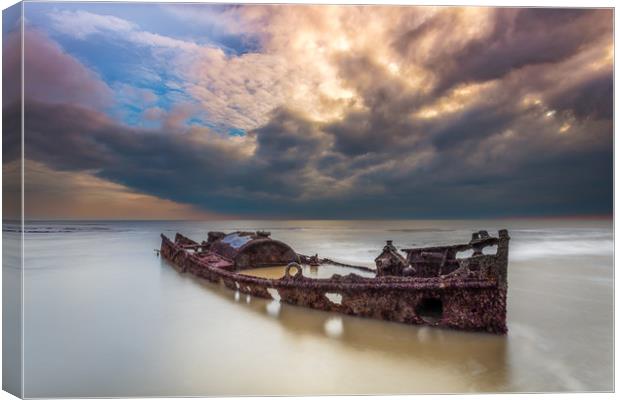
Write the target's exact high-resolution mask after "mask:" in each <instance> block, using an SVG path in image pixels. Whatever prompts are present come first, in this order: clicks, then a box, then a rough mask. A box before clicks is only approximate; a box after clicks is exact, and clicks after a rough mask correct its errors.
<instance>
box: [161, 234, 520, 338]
mask: <svg viewBox="0 0 620 400" xmlns="http://www.w3.org/2000/svg"><path fill="white" fill-rule="evenodd" d="M161 238H162V243H161V250H160V253H161V255H162V257H163V258H165V259H166V260H168V261H170V262H171V263H172V264H173V265H174V266H176V267H177V268H178V269H180V270H181V271H183V272H189V273H191V274H194V275H196V276H198V277H201V278H204V279H207V280H209V281H211V282H215V283H221V284H223V285H225V286H226V287H227V288H229V289H232V290H238V291H240V292H242V293H246V294H249V295H252V296H257V297H261V298H266V299H278V298H279V299H280V301H282V302H285V303H288V304H292V305H298V306H305V307H310V308H315V309H319V310H324V311H334V312H340V313H344V314H349V315H355V316H360V317H370V318H377V319H383V320H388V321H397V322H403V323H409V324H425V325H431V326H439V327H447V328H454V329H462V330H472V331H486V332H491V333H497V334H504V333H506V332H507V327H506V295H507V288H508V284H507V268H508V244H509V240H510V237H509V236H508V231H506V230H500V231H499V232H498V237H492V236H490V235H489V234H488V233H487V232H486V231H479V232H476V233H474V234H473V235H472V239H471V241H470V242H469V243H467V244H458V245H451V246H435V247H425V248H411V249H409V248H408V249H403V252H404V253H405V255H403V254H401V253H400V251H399V250H398V249H397V248H396V247H395V246H394V245H393V243H392V241H388V242H387V244H386V245H385V246H384V248H383V250H382V252H381V253H380V254H379V256H378V257H377V258H376V259H375V264H376V270H373V269H370V268H366V267H358V266H350V265H346V264H342V263H337V262H334V261H332V260H328V259H321V258H319V257H318V255H315V256H311V257H309V256H304V255H300V254H297V253H296V252H295V251H294V250H293V249H292V248H291V247H290V246H288V245H287V244H285V243H283V242H280V241H278V240H274V239H272V238H271V237H270V234H269V232H261V231H259V232H233V233H229V234H225V233H223V232H209V234H208V239H207V241H203V242H201V243H198V242H195V241H193V240H191V239H189V238H187V237H185V236H183V235H181V234H180V233H177V235H176V237H175V240H174V241H172V240H170V239H168V238H167V237H166V236H165V235H163V234H162V235H161ZM490 246H496V247H497V251H496V252H495V254H484V252H483V249H484V248H485V247H490ZM466 251H471V252H472V254H471V256H470V257H466V258H457V254H458V253H460V252H466ZM303 264H307V265H312V266H318V267H319V268H320V266H321V265H325V264H336V265H340V266H345V267H351V268H353V269H363V270H367V271H373V272H374V273H375V276H374V277H364V276H360V275H358V274H355V273H350V274H348V275H345V276H341V275H338V274H334V275H332V276H331V277H330V278H326V279H316V278H310V277H307V276H304V274H303V269H302V265H303ZM284 265H286V266H287V267H286V269H285V274H284V276H283V277H282V278H280V279H269V278H261V277H255V276H249V275H244V274H243V273H240V271H241V270H246V269H248V268H260V267H265V266H284Z"/></svg>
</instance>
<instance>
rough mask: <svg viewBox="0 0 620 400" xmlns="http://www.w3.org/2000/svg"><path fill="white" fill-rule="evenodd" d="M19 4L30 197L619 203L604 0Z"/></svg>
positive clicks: (499, 205)
mask: <svg viewBox="0 0 620 400" xmlns="http://www.w3.org/2000/svg"><path fill="white" fill-rule="evenodd" d="M15 15H16V14H15V13H14V12H13V13H11V12H5V13H4V20H3V21H4V24H3V55H4V62H3V64H4V65H3V70H4V79H5V80H4V89H3V92H4V93H3V98H4V101H3V113H4V115H5V129H4V130H5V132H7V127H8V128H10V127H19V118H20V114H19V105H20V102H21V98H22V97H21V96H20V93H21V92H20V85H19V79H11V78H7V77H18V76H19V69H20V62H19V59H20V51H19V49H20V46H21V34H20V29H19V19H17V18H15ZM23 21H24V37H23V43H24V92H23V101H24V109H25V115H24V123H25V126H24V134H25V138H24V140H25V149H24V154H25V162H24V164H25V177H24V179H25V193H26V195H25V196H26V197H25V214H26V216H27V217H30V218H154V219H169V218H182V219H185V218H188V219H192V218H206V219H209V218H213V219H216V218H290V219H293V218H294V219H350V218H363V219H367V218H373V219H375V218H376V219H380V218H390V219H392V218H407V219H408V218H429V219H433V218H496V217H545V216H564V215H570V216H574V215H611V213H612V212H613V108H612V107H613V59H614V53H613V52H614V48H613V35H612V33H613V11H612V10H611V9H558V8H485V7H469V8H468V7H419V6H416V7H413V6H328V5H319V6H310V5H232V4H220V5H216V4H174V3H173V4H163V3H162V4H158V3H61V2H58V3H55V2H41V3H38V2H32V3H24V18H23ZM7 79H8V81H7ZM16 143H17V142H16V141H15V138H13V139H12V138H11V136H10V135H7V134H6V133H5V135H4V137H3V145H4V147H5V155H4V161H3V162H4V164H3V171H4V174H5V176H18V174H19V151H11V149H15V148H16V146H15V144H16ZM11 174H13V175H11ZM5 181H6V178H5Z"/></svg>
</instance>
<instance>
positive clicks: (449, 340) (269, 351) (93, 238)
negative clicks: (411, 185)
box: [3, 220, 613, 397]
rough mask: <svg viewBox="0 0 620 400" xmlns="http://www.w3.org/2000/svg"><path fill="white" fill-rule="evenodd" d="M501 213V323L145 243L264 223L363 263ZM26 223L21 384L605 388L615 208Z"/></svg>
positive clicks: (291, 239) (167, 388) (84, 388)
mask: <svg viewBox="0 0 620 400" xmlns="http://www.w3.org/2000/svg"><path fill="white" fill-rule="evenodd" d="M499 228H508V229H509V231H510V235H511V237H512V240H511V248H510V265H509V271H508V284H509V289H508V327H509V333H508V335H507V336H494V335H489V334H477V333H465V332H455V331H449V330H441V329H434V328H428V327H417V326H409V325H404V324H398V323H390V322H383V321H376V320H370V319H362V318H356V317H348V316H342V315H339V314H332V313H326V312H321V311H315V310H308V309H304V308H299V307H294V306H289V305H285V304H280V303H278V302H276V301H268V300H263V299H259V298H252V297H249V296H246V295H243V294H239V293H236V292H234V291H229V290H227V289H224V288H221V287H219V286H217V285H213V284H211V283H208V282H204V281H200V280H198V279H195V278H193V277H192V276H191V275H187V274H180V273H179V272H177V271H176V270H175V269H173V268H171V267H170V266H169V265H168V264H167V263H166V262H165V261H163V260H162V259H161V258H158V257H157V256H156V255H155V252H154V251H153V249H155V248H158V247H159V244H160V238H159V233H161V232H163V233H164V234H166V235H168V236H170V237H172V236H174V233H175V232H176V231H179V232H182V233H184V234H185V235H187V236H189V237H190V238H195V239H203V238H205V237H206V233H207V231H209V230H222V231H231V230H258V229H260V230H269V231H271V232H272V237H274V238H276V239H281V240H283V241H285V242H287V243H289V244H290V245H291V246H292V247H293V248H294V249H296V250H297V251H298V252H300V253H304V254H314V253H317V252H318V254H319V255H320V256H321V257H328V258H331V259H334V260H337V261H341V262H345V263H349V264H359V265H367V266H372V265H373V263H372V260H373V258H374V257H375V256H376V255H377V254H378V253H379V252H380V250H381V248H382V246H383V244H384V243H385V240H386V239H393V240H394V243H395V244H396V245H397V246H399V247H409V246H422V245H432V244H442V243H445V244H449V243H453V242H454V243H456V242H467V241H468V240H469V237H470V235H471V232H472V231H474V230H479V229H487V230H489V231H490V232H491V231H493V233H496V231H497V229H499ZM26 231H27V232H26V234H25V236H26V242H25V252H26V260H25V265H26V269H25V271H24V279H25V281H24V299H25V303H24V311H25V320H24V329H25V336H24V340H25V360H24V361H25V362H24V368H25V373H26V379H25V395H26V396H27V397H39V396H46V397H71V396H80V397H86V396H152V395H176V396H190V395H275V394H280V395H294V394H388V393H454V392H503V391H511V392H513V391H527V392H531V391H610V390H612V388H613V382H612V365H613V353H612V345H613V334H612V328H613V325H612V309H613V304H612V298H613V235H612V229H611V220H606V221H596V220H588V221H586V220H583V221H582V220H566V221H560V220H537V221H529V220H515V221H228V222H92V221H91V222H71V223H68V222H64V223H56V222H44V223H43V222H38V223H31V224H29V226H27V229H26ZM14 235H16V233H14V232H8V231H5V232H3V239H4V240H5V241H6V240H10V239H11V238H12V237H14ZM4 267H5V268H10V266H9V265H7V263H5V266H4ZM334 268H335V267H334ZM335 269H337V268H335ZM319 270H320V269H319ZM319 270H317V271H319ZM317 271H315V272H312V271H310V270H307V271H304V273H305V274H311V273H317V274H318V273H319V272H317ZM323 271H326V272H320V273H321V274H323V273H325V274H328V275H329V274H330V273H332V272H331V271H330V270H329V269H325V270H323ZM264 272H265V273H269V272H268V271H264ZM270 273H273V274H276V275H277V274H278V272H277V271H276V270H274V271H271V272H270Z"/></svg>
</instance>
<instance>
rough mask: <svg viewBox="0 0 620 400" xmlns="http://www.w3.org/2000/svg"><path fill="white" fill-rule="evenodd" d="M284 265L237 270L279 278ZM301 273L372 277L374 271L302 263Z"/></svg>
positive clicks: (281, 275)
mask: <svg viewBox="0 0 620 400" xmlns="http://www.w3.org/2000/svg"><path fill="white" fill-rule="evenodd" d="M285 270H286V265H282V266H276V267H264V268H252V269H246V270H243V271H239V273H241V274H243V275H250V276H258V277H260V278H270V279H280V278H282V277H283V276H284V272H285ZM301 273H302V274H303V276H306V277H308V278H315V279H327V278H331V277H332V275H334V274H339V275H348V274H356V275H359V276H364V277H368V278H372V277H374V276H375V273H374V272H370V271H365V270H361V269H357V268H347V267H342V266H339V265H333V264H323V265H320V266H311V265H302V267H301Z"/></svg>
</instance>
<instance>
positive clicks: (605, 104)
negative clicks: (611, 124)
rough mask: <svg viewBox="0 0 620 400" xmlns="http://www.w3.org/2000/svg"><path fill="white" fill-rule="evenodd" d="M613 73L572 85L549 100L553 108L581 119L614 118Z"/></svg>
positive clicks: (596, 76)
mask: <svg viewBox="0 0 620 400" xmlns="http://www.w3.org/2000/svg"><path fill="white" fill-rule="evenodd" d="M613 91H614V84H613V73H612V71H604V72H603V73H602V74H597V75H595V76H594V77H593V78H592V79H587V80H585V81H582V82H578V83H577V84H576V85H572V86H571V87H569V88H568V89H566V90H563V91H561V92H559V93H557V94H555V95H554V96H553V97H552V98H550V99H549V103H550V105H551V107H552V108H554V109H557V110H560V111H567V112H569V113H572V114H573V115H574V116H576V117H577V118H580V119H584V118H594V119H605V120H611V119H612V118H613V95H614V94H613Z"/></svg>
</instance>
